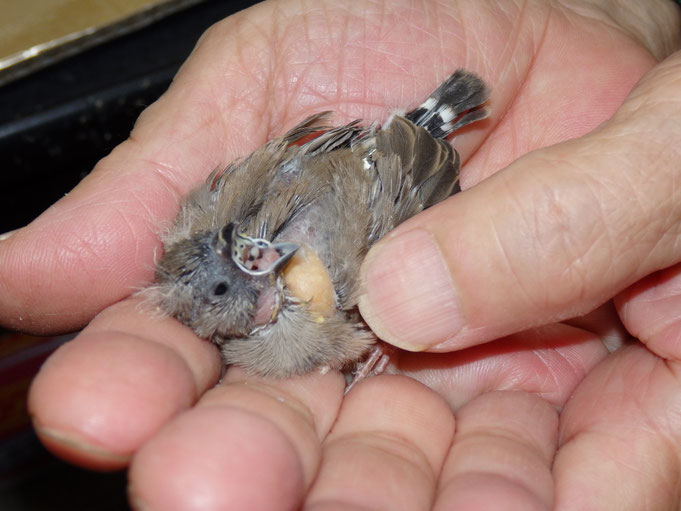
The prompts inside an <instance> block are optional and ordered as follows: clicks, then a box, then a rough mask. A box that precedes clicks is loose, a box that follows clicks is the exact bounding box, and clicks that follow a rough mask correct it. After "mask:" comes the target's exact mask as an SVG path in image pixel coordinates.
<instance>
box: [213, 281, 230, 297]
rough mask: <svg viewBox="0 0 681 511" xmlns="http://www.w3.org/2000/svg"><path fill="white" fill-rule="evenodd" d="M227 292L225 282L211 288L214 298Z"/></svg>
mask: <svg viewBox="0 0 681 511" xmlns="http://www.w3.org/2000/svg"><path fill="white" fill-rule="evenodd" d="M226 292H227V282H220V283H219V284H217V285H216V286H215V287H214V288H213V294H214V295H215V296H221V295H224V294H225V293H226Z"/></svg>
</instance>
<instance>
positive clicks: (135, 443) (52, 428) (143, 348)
mask: <svg viewBox="0 0 681 511" xmlns="http://www.w3.org/2000/svg"><path fill="white" fill-rule="evenodd" d="M197 392H198V391H197V387H196V383H195V381H194V378H193V376H192V374H191V371H190V370H189V368H188V367H187V364H186V363H185V362H184V360H182V358H181V357H180V356H179V355H178V354H177V353H176V352H174V351H173V350H171V349H169V348H167V347H165V346H162V345H161V344H158V343H154V342H149V341H145V340H143V339H139V338H134V337H133V336H130V335H125V334H122V333H114V332H109V333H105V332H97V333H92V334H88V333H83V334H81V335H80V336H79V337H77V338H76V339H75V340H73V341H70V342H68V343H66V344H64V345H63V346H61V347H60V348H59V349H58V350H57V351H56V352H55V353H54V354H53V355H52V357H50V359H48V361H47V362H46V363H45V364H44V365H43V367H42V368H41V370H40V372H39V373H38V375H37V376H36V377H35V379H34V380H33V382H32V384H31V388H30V390H29V398H28V408H29V413H30V414H31V416H32V418H33V421H34V424H36V426H37V432H38V435H39V436H40V438H41V439H42V440H44V442H45V445H46V446H47V447H48V448H49V449H50V450H51V451H52V452H53V453H55V454H56V455H58V456H60V457H63V458H66V459H68V460H70V461H72V462H74V463H78V464H81V465H84V466H86V467H90V468H96V469H115V468H120V467H122V466H124V465H125V464H126V463H127V460H128V458H129V457H130V456H131V455H132V453H133V452H135V450H136V449H137V448H139V446H140V445H142V444H143V443H144V442H145V441H146V440H147V439H148V438H150V437H151V436H152V435H153V434H154V433H155V432H156V431H157V430H158V429H159V428H160V427H161V426H162V425H163V424H164V423H165V422H167V421H168V420H169V418H170V417H172V416H174V415H176V414H177V413H179V412H180V411H182V410H184V409H186V408H188V407H189V406H190V405H191V404H192V403H193V402H194V401H195V400H196V398H197Z"/></svg>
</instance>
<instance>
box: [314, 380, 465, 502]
mask: <svg viewBox="0 0 681 511" xmlns="http://www.w3.org/2000/svg"><path fill="white" fill-rule="evenodd" d="M453 434H454V420H453V416H452V413H451V411H450V410H449V407H448V406H447V405H446V403H445V402H444V401H443V400H442V399H441V398H440V397H439V396H438V395H437V394H435V393H433V392H432V391H430V390H429V389H427V388H426V387H424V386H422V385H420V384H418V383H416V382H414V381H413V380H410V379H407V378H404V377H400V376H382V377H377V378H370V379H368V380H365V381H363V382H362V383H360V384H359V385H357V386H356V387H354V388H353V390H352V391H351V392H350V393H349V394H348V395H347V397H346V399H345V401H344V402H343V407H342V409H341V412H340V415H339V416H338V420H337V422H336V424H335V425H334V427H333V430H332V431H331V433H329V435H328V437H327V438H326V440H325V441H324V445H323V460H322V464H321V467H320V469H319V474H318V475H317V479H316V481H315V484H314V486H313V487H312V489H311V491H310V495H309V497H308V499H307V501H306V509H310V510H312V509H315V510H317V509H319V510H321V509H328V510H331V509H339V510H340V509H357V510H364V509H409V510H419V509H423V510H426V509H431V505H432V502H433V498H434V493H435V488H436V485H437V479H438V475H439V472H440V468H441V466H442V462H443V460H444V456H445V453H446V452H447V449H448V448H449V445H450V444H451V441H452V437H453Z"/></svg>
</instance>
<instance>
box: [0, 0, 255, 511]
mask: <svg viewBox="0 0 681 511" xmlns="http://www.w3.org/2000/svg"><path fill="white" fill-rule="evenodd" d="M254 3H256V2H255V1H252V0H251V1H249V0H239V1H234V0H231V1H230V0H219V1H218V0H207V1H205V2H203V3H200V4H198V5H195V6H193V7H190V8H187V9H186V10H184V11H181V12H178V13H176V14H173V15H170V16H168V17H166V18H164V19H162V20H160V21H157V22H155V23H153V24H152V25H149V26H147V27H145V28H143V29H141V30H139V31H137V32H134V33H131V34H128V35H126V36H122V37H119V38H117V39H114V40H110V41H108V42H106V43H104V44H101V45H99V46H96V47H94V48H91V49H89V50H86V51H83V52H82V53H80V54H77V55H75V56H72V57H69V58H68V59H66V60H63V61H60V62H58V63H56V64H53V65H51V66H50V67H46V68H44V69H42V70H40V71H37V72H35V73H33V74H30V75H28V76H26V77H24V78H21V79H19V80H17V81H14V82H10V83H8V84H6V85H4V86H2V87H0V172H1V173H2V178H1V179H2V181H1V182H2V185H1V186H0V208H2V209H1V210H0V233H3V232H6V231H9V230H12V229H16V228H18V227H21V226H23V225H26V224H27V223H29V222H30V221H31V220H32V219H33V218H35V217H36V216H37V215H39V214H40V213H41V212H42V211H43V210H44V209H45V208H47V207H48V206H49V205H50V204H52V203H53V202H55V201H56V200H57V199H59V198H60V197H62V196H63V195H64V194H65V193H67V192H68V191H69V190H70V189H71V188H73V187H74V186H75V185H76V184H77V183H78V182H79V181H80V180H81V179H82V178H83V177H84V176H85V175H86V174H87V173H88V172H90V170H91V169H92V167H93V166H94V165H95V163H96V162H97V161H98V160H99V159H100V158H102V157H104V156H106V155H107V154H108V153H109V152H110V151H111V150H112V149H113V148H114V147H115V146H116V145H117V144H118V143H120V142H121V141H123V140H125V139H126V138H127V136H128V134H129V133H130V130H131V129H132V127H133V125H134V122H135V119H136V118H137V116H138V115H139V114H140V112H141V111H142V110H143V109H144V108H145V107H146V106H148V105H149V104H151V103H153V102H154V101H155V100H156V99H157V98H158V97H159V96H160V95H161V94H162V93H163V92H164V91H165V90H166V89H167V88H168V85H169V84H170V82H171V80H172V78H173V76H174V75H175V73H176V72H177V70H178V68H179V67H180V65H181V64H182V62H183V61H184V60H185V59H186V58H187V56H188V55H189V53H190V52H191V50H192V48H193V47H194V45H195V43H196V41H197V40H198V38H199V36H200V35H201V34H202V33H203V31H204V30H205V29H206V28H208V27H209V26H210V25H212V24H213V23H215V22H217V21H219V20H221V19H223V18H225V17H227V16H228V15H230V14H232V13H234V12H237V11H239V10H241V9H243V8H246V7H248V6H249V5H251V4H254ZM63 340H64V339H51V340H49V339H45V340H38V339H33V338H29V337H27V336H19V335H18V334H12V333H9V332H2V331H0V387H1V388H2V392H1V393H0V394H1V395H0V400H1V402H0V421H3V422H5V424H3V427H2V428H1V431H2V434H0V509H1V510H3V511H14V510H22V511H23V510H30V511H33V510H37V511H39V510H51V511H60V510H67V509H68V510H76V511H77V510H97V511H99V510H101V511H109V510H111V511H114V510H127V509H129V506H128V504H127V501H126V495H125V486H126V477H125V474H124V473H115V474H100V473H96V472H90V471H86V470H82V469H78V468H76V467H72V466H70V465H67V464H66V463H63V462H61V461H59V460H58V459H56V458H55V457H53V456H52V455H50V454H49V453H48V452H47V451H46V450H45V449H44V448H43V447H42V446H41V445H40V443H39V442H38V440H37V438H36V437H35V434H34V433H33V432H32V430H31V428H30V425H29V420H28V416H27V415H26V413H25V397H26V390H27V388H28V385H29V383H30V379H31V377H32V376H33V375H34V374H35V372H36V371H37V370H38V368H39V367H40V364H41V363H42V362H43V361H44V359H45V358H46V357H47V356H48V355H49V353H50V352H51V351H53V350H54V349H55V347H56V346H57V345H59V344H60V343H61V342H62V341H63ZM10 421H12V423H11V424H9V422H10Z"/></svg>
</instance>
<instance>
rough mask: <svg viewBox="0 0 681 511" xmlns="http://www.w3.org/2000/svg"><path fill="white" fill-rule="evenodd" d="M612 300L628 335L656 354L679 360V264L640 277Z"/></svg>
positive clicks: (680, 341)
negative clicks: (642, 277)
mask: <svg viewBox="0 0 681 511" xmlns="http://www.w3.org/2000/svg"><path fill="white" fill-rule="evenodd" d="M615 301H616V303H617V306H618V310H619V313H620V316H621V317H622V322H623V323H624V325H625V326H626V327H627V330H629V332H631V335H633V336H634V337H636V338H637V339H639V340H640V341H641V342H643V343H644V344H645V345H646V346H647V347H648V348H649V349H650V350H651V351H652V352H653V353H655V354H657V355H659V356H660V357H662V358H666V359H671V360H677V361H678V360H681V265H678V264H677V265H675V266H672V267H670V268H667V269H666V270H663V271H659V272H656V273H654V274H652V275H650V276H648V277H646V278H645V279H642V280H640V281H639V282H637V283H636V284H634V285H633V286H631V287H630V288H628V289H626V290H625V291H624V292H622V293H620V295H619V296H617V298H616V300H615Z"/></svg>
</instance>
